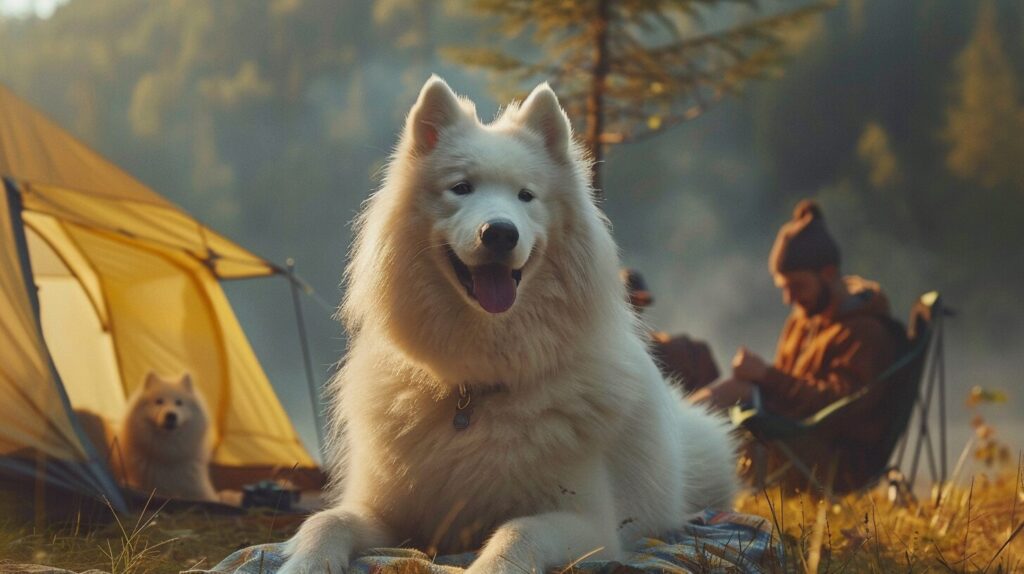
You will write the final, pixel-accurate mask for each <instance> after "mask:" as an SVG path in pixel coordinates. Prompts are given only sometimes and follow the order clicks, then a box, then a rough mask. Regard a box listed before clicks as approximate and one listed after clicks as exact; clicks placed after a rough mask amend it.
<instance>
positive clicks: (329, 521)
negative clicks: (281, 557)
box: [277, 512, 352, 574]
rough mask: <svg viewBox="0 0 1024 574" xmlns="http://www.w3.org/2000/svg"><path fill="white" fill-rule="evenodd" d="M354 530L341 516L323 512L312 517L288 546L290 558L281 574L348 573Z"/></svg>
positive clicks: (279, 573) (287, 552)
mask: <svg viewBox="0 0 1024 574" xmlns="http://www.w3.org/2000/svg"><path fill="white" fill-rule="evenodd" d="M351 539H352V537H351V533H349V532H347V530H346V528H345V525H343V524H339V521H338V518H337V517H336V516H334V515H332V514H330V513H327V512H321V513H319V514H315V515H313V516H311V517H309V518H308V519H307V520H306V522H304V523H303V524H302V527H301V528H299V531H298V532H296V533H295V536H293V537H292V538H291V540H289V541H288V542H287V544H286V545H285V554H287V555H288V560H286V561H285V563H284V564H283V565H282V566H281V568H280V569H278V571H277V573H278V574H322V573H324V574H326V573H330V574H344V572H346V571H347V570H348V561H349V555H350V554H351Z"/></svg>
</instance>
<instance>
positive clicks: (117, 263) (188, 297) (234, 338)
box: [67, 225, 315, 467]
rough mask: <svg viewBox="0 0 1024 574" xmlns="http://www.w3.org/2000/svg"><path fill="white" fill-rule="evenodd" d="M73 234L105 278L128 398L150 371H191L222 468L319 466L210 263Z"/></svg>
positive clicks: (78, 231) (106, 236)
mask: <svg viewBox="0 0 1024 574" xmlns="http://www.w3.org/2000/svg"><path fill="white" fill-rule="evenodd" d="M67 230H68V234H69V236H70V237H72V238H73V239H74V240H75V242H76V244H77V245H78V246H79V248H80V249H81V251H82V253H83V254H84V255H85V256H86V257H87V258H88V259H89V261H90V262H91V263H92V265H93V267H94V268H95V269H96V270H97V273H98V275H99V277H100V281H101V283H102V286H103V292H104V294H105V295H106V301H107V305H108V307H109V312H110V316H111V321H110V331H111V333H112V335H113V340H114V344H115V346H116V348H117V356H118V361H119V364H120V370H121V373H122V377H123V379H122V382H123V386H124V393H125V395H126V396H130V395H131V393H132V392H133V391H134V390H135V389H136V388H137V387H138V385H140V384H141V383H142V382H143V380H144V379H145V376H146V374H147V373H148V372H149V371H151V370H152V371H155V372H157V373H159V374H161V375H163V376H165V377H176V376H179V375H181V374H183V373H185V372H188V373H191V374H192V376H193V380H194V382H195V384H196V386H197V388H198V389H199V390H200V392H201V393H202V394H203V397H204V399H205V401H206V404H207V407H208V409H209V412H210V416H211V419H212V421H213V423H214V424H213V427H214V428H213V430H214V437H213V438H214V444H215V449H214V456H213V460H214V462H216V463H219V464H224V465H238V466H251V465H287V466H289V467H290V466H291V465H294V464H296V463H298V464H299V466H314V465H315V464H314V462H313V461H312V459H311V458H310V456H309V453H308V452H307V451H306V450H305V449H304V448H303V446H302V444H301V443H300V441H299V439H298V434H297V433H296V432H295V430H294V428H293V427H292V425H291V422H290V420H289V419H288V417H287V415H286V413H285V412H284V409H283V408H282V407H281V404H280V402H279V401H278V400H277V396H276V395H275V394H274V391H273V389H272V387H271V386H270V383H269V381H268V380H267V378H266V375H265V374H264V372H263V369H262V367H261V366H260V364H259V362H258V360H257V359H256V356H255V353H254V352H253V351H252V348H251V347H250V346H249V342H248V340H247V339H246V337H245V333H244V332H243V331H242V329H241V326H240V325H239V324H238V321H237V319H236V318H235V315H234V312H233V311H232V309H231V306H230V304H229V302H228V300H227V297H226V296H225V295H224V292H223V290H222V289H221V287H220V284H219V283H218V282H217V279H216V277H214V276H213V275H212V274H211V273H210V271H209V270H208V269H207V268H206V267H205V266H203V265H201V264H199V263H197V262H196V261H195V260H194V259H191V258H189V257H187V256H185V255H183V254H182V253H181V252H180V251H178V250H174V249H167V248H163V247H159V246H156V245H153V244H139V243H137V242H135V241H134V240H132V239H130V238H128V237H125V236H122V235H114V234H111V233H109V232H105V231H95V230H92V229H87V228H83V227H80V226H77V225H68V226H67Z"/></svg>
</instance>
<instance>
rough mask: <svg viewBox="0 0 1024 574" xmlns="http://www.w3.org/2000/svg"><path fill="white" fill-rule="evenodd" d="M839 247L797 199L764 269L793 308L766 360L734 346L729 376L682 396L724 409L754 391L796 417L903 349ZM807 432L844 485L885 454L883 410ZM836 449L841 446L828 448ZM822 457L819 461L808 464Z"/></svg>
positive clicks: (853, 387) (865, 378)
mask: <svg viewBox="0 0 1024 574" xmlns="http://www.w3.org/2000/svg"><path fill="white" fill-rule="evenodd" d="M839 263H840V257H839V248H838V246H837V245H836V243H835V241H834V240H833V239H832V236H831V235H830V234H829V233H828V229H827V228H826V227H825V221H824V218H823V216H822V213H821V209H820V207H818V205H817V204H816V203H814V202H812V201H809V200H804V201H801V202H800V203H799V204H798V205H797V207H796V209H795V210H794V213H793V219H792V220H790V221H789V222H787V223H786V224H785V225H783V226H782V229H781V230H780V231H779V234H778V237H777V238H776V240H775V244H774V246H773V247H772V251H771V255H770V258H769V268H770V270H771V273H772V277H773V279H774V281H775V285H776V287H778V288H779V289H780V290H781V291H782V300H783V302H784V303H786V304H787V305H790V306H792V307H793V311H792V312H791V313H790V316H789V318H788V319H787V321H786V324H785V326H784V327H783V329H782V334H781V336H780V337H779V343H778V348H777V350H776V355H775V361H774V363H773V364H769V363H768V362H767V361H765V360H764V359H763V358H761V357H760V356H758V355H757V354H756V353H754V352H752V351H750V350H749V349H746V348H744V347H741V348H740V349H739V351H737V353H736V356H735V357H734V358H733V363H732V365H733V372H732V375H733V376H732V377H731V378H729V379H725V380H722V381H718V382H716V383H714V384H712V385H710V386H709V387H707V388H706V389H702V390H701V391H698V392H697V393H694V394H693V395H691V400H693V401H695V402H707V403H709V404H711V405H714V406H717V407H720V408H726V407H728V406H730V405H732V404H734V403H735V402H737V401H743V400H747V399H749V397H750V395H751V392H752V390H753V389H754V388H755V387H756V388H758V389H759V390H760V393H761V397H762V400H763V404H764V406H765V408H766V409H767V410H768V411H769V412H772V413H776V414H779V415H783V416H785V417H788V418H793V419H799V418H803V417H807V416H810V415H812V414H814V413H816V412H817V411H819V410H820V409H822V408H824V407H826V406H828V405H829V404H831V403H833V402H835V401H836V400H838V399H840V398H842V397H844V396H847V395H850V394H852V393H854V392H856V391H857V390H859V389H861V388H863V387H865V386H866V385H869V384H871V383H872V382H874V381H876V380H877V379H878V378H879V375H881V374H882V373H883V372H884V371H885V370H886V369H888V368H889V366H890V365H892V364H893V363H894V362H895V360H896V359H897V357H899V356H900V354H901V353H902V352H904V350H905V348H906V338H905V336H904V335H903V332H902V329H901V327H900V326H899V324H898V323H897V322H896V321H894V320H893V319H892V318H891V316H890V314H889V302H888V300H887V299H886V297H885V295H884V294H883V293H882V291H881V289H880V288H879V286H878V284H877V283H873V282H871V281H867V280H864V279H861V278H860V277H855V276H849V277H843V276H842V275H841V274H840V272H839ZM854 410H855V411H856V413H855V416H845V417H843V419H842V420H841V421H837V422H836V424H834V425H832V427H831V428H828V429H825V430H824V432H823V433H822V434H823V435H824V434H827V435H828V436H816V437H814V438H815V439H817V442H818V443H819V444H818V445H817V446H816V447H815V446H813V445H810V444H807V445H802V446H806V447H807V448H808V449H811V450H816V451H817V452H816V453H813V454H812V456H815V455H816V456H821V457H829V456H831V455H833V454H839V456H840V459H841V460H840V466H842V467H843V468H842V469H840V471H839V472H840V477H837V479H838V480H841V481H842V482H843V483H845V484H846V485H847V486H851V487H852V486H853V485H854V483H856V482H858V481H863V480H866V479H867V478H868V477H867V476H863V474H864V473H866V472H869V470H868V469H873V468H877V467H878V466H879V465H883V464H884V463H885V461H878V460H875V459H878V458H880V457H887V456H888V452H880V451H881V450H883V449H881V448H879V446H878V442H879V440H880V439H881V438H882V436H883V435H884V433H885V431H886V428H887V423H888V420H887V419H888V417H889V415H888V413H887V412H886V409H884V408H871V406H870V405H867V404H864V405H858V408H856V409H854ZM837 449H840V450H841V451H842V452H838V453H837ZM815 462H818V463H822V464H823V463H824V462H825V461H824V460H818V461H815Z"/></svg>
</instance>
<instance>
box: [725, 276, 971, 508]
mask: <svg viewBox="0 0 1024 574" xmlns="http://www.w3.org/2000/svg"><path fill="white" fill-rule="evenodd" d="M951 314H952V313H951V312H950V311H949V310H948V309H946V308H945V307H944V306H943V302H942V299H941V297H940V296H939V294H938V293H937V292H935V291H932V292H929V293H926V294H924V295H922V296H921V297H920V298H919V299H918V300H917V302H916V303H915V305H914V308H913V311H912V312H911V316H910V327H909V329H908V332H907V335H908V338H909V345H908V348H907V350H906V351H905V352H903V353H902V354H901V355H900V357H899V358H898V359H897V360H896V361H895V362H894V363H893V364H892V365H891V366H890V367H889V368H888V369H886V370H885V371H884V372H883V373H882V374H881V375H879V377H878V378H877V379H876V380H875V381H874V382H872V383H871V384H869V385H867V386H865V387H864V388H862V389H860V390H858V391H857V392H855V393H853V394H851V395H849V396H846V397H843V398H842V399H839V400H838V401H836V402H834V403H832V404H830V405H828V406H827V407H825V408H823V409H821V410H820V411H818V412H816V413H814V414H813V415H811V416H809V417H806V418H804V419H799V420H795V419H790V418H786V417H783V416H780V415H777V414H774V413H771V412H769V411H767V410H766V409H765V408H764V406H763V405H762V401H761V396H760V393H759V392H758V391H757V390H756V389H755V392H754V394H753V397H752V399H751V402H750V403H749V404H740V405H736V406H733V407H732V408H731V409H730V411H729V415H730V418H731V419H732V422H733V424H734V425H735V426H737V427H743V428H744V429H746V430H748V431H749V432H750V433H751V434H752V435H753V436H754V437H755V439H757V440H758V441H759V442H758V443H755V444H754V445H753V449H752V450H753V457H752V458H753V464H754V479H755V483H756V485H757V486H758V487H764V486H767V485H770V484H773V483H775V482H777V481H779V480H781V479H782V478H783V477H784V476H785V475H786V474H787V473H789V472H790V471H791V470H793V469H795V470H796V471H798V472H799V473H800V474H801V475H803V476H804V477H806V478H807V479H808V481H809V482H810V483H811V485H813V486H814V487H815V488H816V489H819V490H822V491H825V490H826V488H825V485H823V484H822V481H821V480H820V479H819V477H818V475H817V473H816V472H815V468H816V466H820V465H818V464H816V462H815V461H811V460H807V459H806V457H802V456H801V455H800V454H799V452H798V451H799V450H801V448H800V447H801V446H803V445H805V444H808V443H810V442H813V441H815V440H816V438H818V437H821V436H822V435H826V436H827V435H828V430H829V429H830V428H831V427H833V425H835V424H836V423H837V422H838V421H840V420H842V419H843V418H844V417H849V416H854V415H855V414H856V410H857V408H858V407H864V406H865V405H871V404H873V403H870V402H868V401H882V402H881V403H877V404H884V405H885V407H886V408H889V409H890V410H891V422H890V424H889V426H888V428H887V429H886V430H885V432H884V434H883V436H882V438H881V439H880V443H881V444H880V450H881V451H883V452H885V453H886V455H887V456H886V458H885V459H884V461H888V460H889V459H893V464H889V465H887V464H885V462H882V463H880V464H876V465H874V466H876V467H875V468H870V469H868V470H869V472H868V476H869V477H870V478H868V479H867V480H866V481H863V484H855V485H846V487H844V488H839V489H833V486H834V485H833V484H832V480H833V478H834V476H835V474H834V473H835V472H836V465H837V464H838V459H837V458H835V457H833V460H832V461H831V462H832V467H831V468H830V469H829V478H828V480H827V481H826V482H827V483H828V486H829V489H828V492H840V491H852V490H859V489H863V488H867V487H870V486H872V485H873V484H875V483H876V482H878V480H879V479H881V478H882V477H884V476H887V475H889V474H890V471H892V470H894V469H896V470H898V469H899V468H900V465H901V464H902V462H903V457H904V454H905V452H906V450H907V447H908V445H909V442H910V432H909V431H910V428H911V425H910V421H911V419H912V418H913V416H914V414H915V411H916V414H917V428H918V433H917V440H916V443H915V444H914V447H913V455H912V457H911V470H910V473H909V475H908V477H909V480H908V482H909V484H913V482H914V480H915V478H916V477H917V470H918V463H919V462H920V458H921V455H922V454H923V453H927V456H928V463H929V470H930V471H931V478H932V480H933V481H937V482H942V481H944V480H945V479H946V409H945V403H946V396H945V395H946V393H945V368H944V361H943V359H944V356H943V341H942V319H943V317H945V316H949V315H951ZM936 391H937V393H938V397H937V402H938V405H937V406H938V409H939V414H938V417H939V429H938V430H939V438H938V445H935V444H933V442H932V438H931V428H930V427H929V420H930V418H931V416H930V415H931V414H932V412H931V407H932V401H933V397H935V393H936ZM879 393H881V394H879ZM824 446H825V447H826V449H828V447H830V446H832V445H829V444H825V445H824ZM767 448H773V449H775V450H776V451H777V452H778V453H781V454H782V455H783V457H784V459H785V464H783V465H781V466H780V467H779V468H777V469H773V470H772V472H771V474H770V475H769V474H768V473H767V469H766V458H767V452H766V449H767ZM936 450H937V451H938V457H936ZM827 451H828V450H826V452H827ZM894 452H895V453H896V454H895V456H893V453H894ZM936 458H938V459H939V462H938V464H936ZM818 462H820V461H818Z"/></svg>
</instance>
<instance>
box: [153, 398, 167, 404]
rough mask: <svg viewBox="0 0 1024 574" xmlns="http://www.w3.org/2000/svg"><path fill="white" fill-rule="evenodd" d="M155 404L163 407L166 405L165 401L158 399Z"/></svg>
mask: <svg viewBox="0 0 1024 574" xmlns="http://www.w3.org/2000/svg"><path fill="white" fill-rule="evenodd" d="M153 402H155V403H156V404H158V405H162V404H164V400H163V399H157V400H155V401H153Z"/></svg>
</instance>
